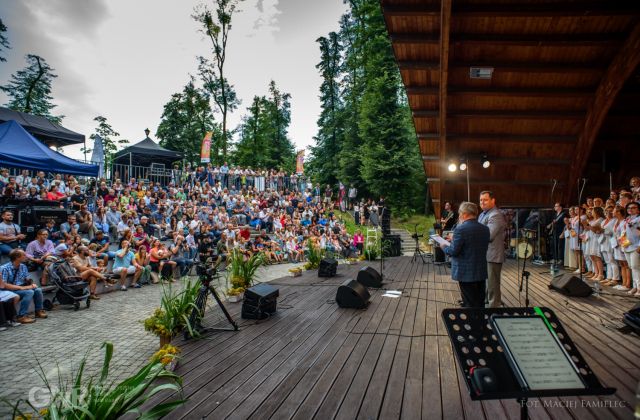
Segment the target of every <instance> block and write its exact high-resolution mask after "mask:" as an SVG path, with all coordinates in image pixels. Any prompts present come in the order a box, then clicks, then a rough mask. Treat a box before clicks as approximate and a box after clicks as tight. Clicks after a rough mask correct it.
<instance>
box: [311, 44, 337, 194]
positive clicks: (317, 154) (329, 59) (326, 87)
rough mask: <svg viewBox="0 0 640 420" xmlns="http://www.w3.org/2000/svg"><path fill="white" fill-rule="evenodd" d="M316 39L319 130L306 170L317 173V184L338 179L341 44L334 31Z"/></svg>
mask: <svg viewBox="0 0 640 420" xmlns="http://www.w3.org/2000/svg"><path fill="white" fill-rule="evenodd" d="M316 42H318V44H319V45H320V62H319V63H318V64H317V65H316V68H317V69H318V70H320V74H321V76H322V84H321V85H320V101H321V103H322V112H321V113H320V117H319V118H318V134H317V135H316V136H315V137H314V139H315V141H316V144H315V146H312V147H311V160H310V167H309V170H310V171H311V172H314V173H316V174H317V179H316V180H317V181H318V182H319V183H320V184H322V185H325V184H329V185H334V184H336V183H337V182H338V171H339V168H340V166H339V165H340V150H341V146H342V140H343V132H344V128H343V124H342V121H341V118H342V113H343V108H342V100H341V98H340V85H339V77H340V58H341V51H342V46H341V45H340V42H339V39H338V34H337V33H335V32H331V33H329V36H328V37H327V38H325V37H320V38H318V39H317V40H316Z"/></svg>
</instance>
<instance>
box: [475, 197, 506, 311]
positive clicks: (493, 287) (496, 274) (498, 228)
mask: <svg viewBox="0 0 640 420" xmlns="http://www.w3.org/2000/svg"><path fill="white" fill-rule="evenodd" d="M480 207H481V208H482V214H481V215H480V218H479V222H480V223H482V224H483V225H485V226H487V227H488V228H489V232H490V237H489V247H488V249H487V273H488V281H487V296H486V298H487V302H486V303H487V307H488V308H499V307H500V306H502V300H501V297H502V296H501V293H500V275H501V273H502V263H504V231H505V229H506V227H507V222H506V220H505V219H504V215H503V214H502V212H501V211H500V209H499V208H498V207H497V206H496V199H495V197H494V195H493V192H491V191H482V192H481V193H480Z"/></svg>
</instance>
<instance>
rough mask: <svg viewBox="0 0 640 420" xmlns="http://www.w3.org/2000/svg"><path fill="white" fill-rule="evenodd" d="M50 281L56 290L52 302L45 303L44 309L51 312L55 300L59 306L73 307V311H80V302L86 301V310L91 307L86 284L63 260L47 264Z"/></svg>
mask: <svg viewBox="0 0 640 420" xmlns="http://www.w3.org/2000/svg"><path fill="white" fill-rule="evenodd" d="M47 273H48V274H49V279H50V281H52V282H53V284H55V286H56V289H55V290H54V291H53V293H55V295H54V297H53V299H52V300H50V301H49V300H47V301H45V302H44V303H45V309H47V310H51V308H52V307H53V302H55V301H56V300H57V301H58V302H59V303H60V304H61V305H73V309H74V310H75V311H77V310H78V309H80V302H81V301H83V300H84V301H86V305H87V308H89V306H91V299H89V289H88V288H87V283H86V282H85V281H84V280H82V278H81V277H80V276H78V273H77V272H76V270H75V269H74V268H73V267H72V266H71V265H70V264H69V263H68V262H67V261H65V260H59V261H56V262H53V263H51V264H49V266H48V267H47Z"/></svg>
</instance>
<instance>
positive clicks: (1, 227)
mask: <svg viewBox="0 0 640 420" xmlns="http://www.w3.org/2000/svg"><path fill="white" fill-rule="evenodd" d="M24 238H26V235H24V234H22V233H20V226H18V225H17V224H15V223H13V212H12V211H11V210H5V211H3V212H2V223H0V255H9V253H10V252H11V251H12V250H14V249H16V248H18V247H19V246H20V243H21V241H22V240H23V239H24Z"/></svg>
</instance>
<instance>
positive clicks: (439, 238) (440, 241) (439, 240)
mask: <svg viewBox="0 0 640 420" xmlns="http://www.w3.org/2000/svg"><path fill="white" fill-rule="evenodd" d="M429 237H430V238H431V239H433V240H434V241H436V242H437V243H438V245H445V246H449V245H451V243H450V242H449V241H447V240H446V239H444V238H442V236H440V235H430V236H429Z"/></svg>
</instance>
